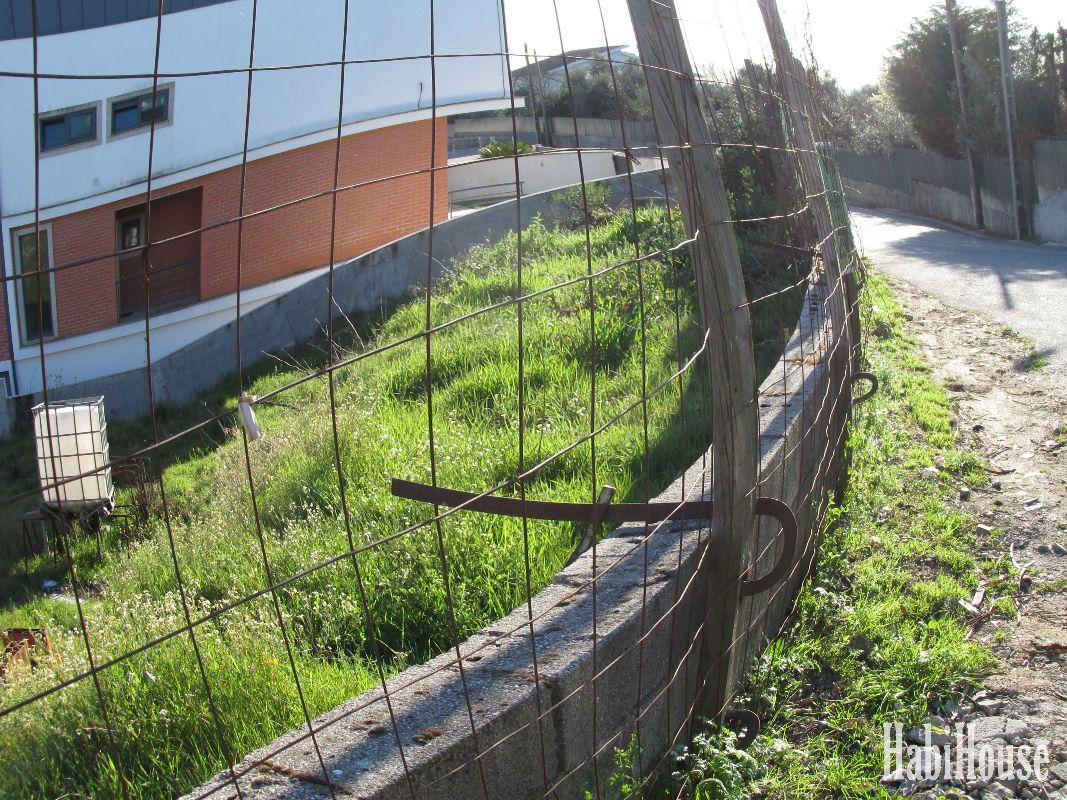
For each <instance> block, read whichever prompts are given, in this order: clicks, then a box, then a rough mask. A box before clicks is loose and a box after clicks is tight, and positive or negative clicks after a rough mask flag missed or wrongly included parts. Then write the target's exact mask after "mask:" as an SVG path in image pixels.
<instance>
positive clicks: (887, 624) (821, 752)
mask: <svg viewBox="0 0 1067 800" xmlns="http://www.w3.org/2000/svg"><path fill="white" fill-rule="evenodd" d="M864 317H865V319H864V323H865V327H866V328H867V329H868V330H873V329H874V328H875V327H877V326H879V325H883V326H884V327H885V329H887V330H888V331H889V332H890V335H889V336H888V337H886V338H884V339H881V338H879V337H871V338H870V340H869V342H868V348H869V349H868V351H867V353H866V357H867V359H868V360H869V363H870V369H872V370H873V371H874V372H875V373H876V374H877V375H878V377H879V381H880V384H881V389H880V391H879V393H878V394H877V395H875V397H874V398H873V399H872V400H871V401H869V402H868V403H865V404H864V405H863V406H861V407H858V408H857V411H856V417H855V420H854V425H853V429H852V431H851V435H850V442H849V447H850V449H851V453H852V469H853V472H852V475H851V479H850V484H849V488H848V490H847V493H846V496H845V499H844V501H843V504H842V506H841V507H840V508H836V509H834V510H833V512H832V514H831V517H832V519H831V523H830V524H829V525H828V528H827V531H826V534H825V539H824V541H823V544H822V547H821V550H820V553H819V555H818V559H817V566H816V569H815V571H814V577H813V578H811V579H810V580H809V581H808V582H807V583H806V584H805V586H804V588H803V589H802V591H801V594H800V596H799V600H798V611H797V614H796V618H795V621H794V624H793V625H792V626H791V628H790V629H789V630H788V631H787V633H786V634H785V636H784V637H783V638H782V639H780V640H779V641H777V642H774V643H773V644H771V646H770V647H769V649H768V650H767V652H766V653H765V654H764V655H763V656H762V657H761V658H760V659H759V660H758V661H757V662H756V663H754V664H753V665H752V667H751V669H750V672H749V675H748V677H747V684H746V686H745V687H744V694H743V695H742V697H741V702H742V704H745V705H747V706H748V707H751V708H753V709H754V710H756V711H757V713H759V714H760V716H761V717H762V719H763V720H764V730H763V732H762V733H761V735H760V736H759V737H758V739H757V741H756V742H755V743H754V745H753V749H752V750H751V751H750V754H751V755H754V756H755V759H756V762H757V763H758V764H759V765H761V766H760V767H759V768H758V769H755V770H750V772H749V774H748V779H747V782H746V783H745V785H744V786H743V787H742V788H741V789H737V790H736V791H731V792H727V793H725V794H722V797H752V796H759V797H766V798H782V799H783V800H784V799H785V798H789V800H795V799H796V798H805V799H811V800H814V799H815V798H827V800H829V799H830V798H887V797H890V796H894V795H890V794H889V793H888V792H887V791H886V790H885V788H883V787H882V786H881V784H880V783H879V777H880V776H881V773H882V758H883V755H882V739H881V737H882V723H883V722H887V721H900V722H902V723H903V724H904V726H905V727H906V728H907V727H909V726H911V725H913V724H918V723H920V722H921V721H924V720H925V718H926V716H927V715H928V714H929V713H931V712H935V711H936V712H941V713H944V712H943V710H942V709H943V706H944V704H947V703H951V702H952V701H953V700H958V699H959V697H960V694H961V692H964V691H966V690H967V689H969V688H971V687H973V686H975V685H976V684H977V683H978V682H979V681H980V680H981V678H982V677H983V676H984V675H985V674H987V672H988V671H989V670H990V669H991V667H992V666H993V660H992V656H991V654H990V653H989V651H988V650H987V648H986V647H985V646H984V645H982V644H980V643H977V642H974V641H971V640H969V639H968V638H967V633H968V630H969V628H968V624H967V622H966V619H965V615H966V612H964V611H963V609H962V608H961V607H960V605H959V602H958V601H959V600H961V599H964V600H969V599H970V597H971V595H972V594H973V592H974V590H975V589H976V587H977V583H978V581H979V580H980V579H983V578H985V579H986V580H988V581H989V582H990V589H989V594H988V597H987V600H986V603H987V604H989V605H990V606H991V607H992V608H993V609H994V610H995V611H996V612H997V613H998V614H1001V615H1009V614H1014V605H1013V604H1012V602H1011V599H1010V598H1009V597H1007V596H1000V597H998V596H997V595H998V594H1001V593H1002V592H1010V586H1009V585H1008V584H1007V583H1006V582H1004V583H998V582H997V578H998V577H999V576H1000V575H1002V574H1003V573H1004V572H1005V564H1004V563H1003V562H1002V561H1000V560H987V561H981V560H980V559H979V558H978V556H977V555H976V553H977V552H978V551H979V550H980V549H982V548H981V547H980V544H979V541H978V534H977V533H976V520H975V519H973V518H972V517H970V516H968V515H966V514H963V513H960V512H959V511H958V510H957V509H956V508H955V507H954V506H953V505H952V504H951V502H950V500H949V498H951V497H952V496H953V495H954V494H955V492H956V491H957V487H958V486H959V485H961V484H968V485H972V486H974V485H979V484H981V483H984V482H985V480H986V477H985V474H984V472H983V470H982V464H981V461H980V460H979V459H978V458H977V457H976V456H975V455H974V454H972V453H969V452H967V451H966V450H963V449H961V448H960V446H959V444H958V442H957V438H956V435H955V433H954V431H953V428H952V425H951V406H950V403H949V400H948V397H947V396H946V393H945V392H944V390H943V389H942V388H941V387H940V386H939V385H938V384H937V383H935V381H934V380H933V379H932V378H931V375H930V370H929V368H928V366H927V365H926V364H925V363H924V362H923V361H922V360H921V359H920V358H919V356H918V355H917V352H916V348H915V345H914V342H913V341H912V340H911V339H910V338H909V337H908V336H907V335H906V334H905V332H904V327H903V325H904V318H903V313H902V310H901V308H900V305H899V304H898V302H897V301H896V299H895V298H894V297H893V295H892V293H891V292H890V290H889V287H888V285H887V284H886V282H885V281H884V280H883V279H881V278H880V277H879V276H877V275H876V274H875V275H872V277H871V279H870V281H869V283H868V286H867V288H866V290H865V296H864ZM931 466H936V467H937V472H936V474H932V473H928V472H926V471H924V470H926V469H927V468H929V467H931ZM716 741H717V740H715V739H714V737H712V738H711V739H708V740H707V741H705V742H703V743H701V742H697V743H696V744H695V745H694V748H693V749H694V750H695V752H696V753H697V755H698V756H699V758H701V759H702V760H703V761H704V762H712V763H717V762H719V761H722V760H723V758H724V757H726V756H729V753H728V752H727V753H726V756H724V751H723V750H722V747H721V744H716ZM691 757H692V756H691ZM683 776H684V771H683Z"/></svg>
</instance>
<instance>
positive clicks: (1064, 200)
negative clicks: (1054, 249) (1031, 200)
mask: <svg viewBox="0 0 1067 800" xmlns="http://www.w3.org/2000/svg"><path fill="white" fill-rule="evenodd" d="M1037 196H1038V201H1039V202H1038V204H1037V205H1036V206H1034V233H1035V234H1036V235H1037V237H1038V238H1039V239H1044V240H1045V241H1048V242H1067V189H1051V188H1046V187H1044V186H1038V187H1037Z"/></svg>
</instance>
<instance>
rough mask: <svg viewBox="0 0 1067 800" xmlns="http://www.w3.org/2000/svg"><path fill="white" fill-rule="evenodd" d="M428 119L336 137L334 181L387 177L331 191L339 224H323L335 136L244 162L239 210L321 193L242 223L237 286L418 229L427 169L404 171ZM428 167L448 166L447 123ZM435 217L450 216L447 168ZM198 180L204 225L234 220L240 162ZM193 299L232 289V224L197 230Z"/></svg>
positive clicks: (419, 147)
mask: <svg viewBox="0 0 1067 800" xmlns="http://www.w3.org/2000/svg"><path fill="white" fill-rule="evenodd" d="M430 132H431V123H430V122H429V121H428V120H426V121H422V122H411V123H406V124H404V125H396V126H393V127H391V128H384V129H380V130H376V131H369V132H367V133H359V134H354V135H352V136H348V137H345V138H344V139H343V140H342V141H341V153H340V159H341V162H340V163H341V166H340V173H339V177H338V184H339V186H342V187H343V186H351V185H353V184H359V183H366V182H368V181H373V180H376V179H380V178H387V177H388V176H399V175H404V177H395V178H390V179H389V180H383V181H381V182H379V183H373V184H370V185H366V186H359V187H358V188H354V189H349V190H346V191H342V192H339V193H338V195H337V222H336V227H335V229H334V228H333V226H332V225H331V206H332V198H331V196H330V190H331V189H332V187H333V169H334V156H335V152H336V141H335V140H331V141H326V142H321V143H319V144H316V145H312V146H310V147H304V148H301V149H300V150H297V151H293V152H289V153H283V154H280V155H277V156H271V157H270V158H264V159H259V160H257V161H253V162H250V163H249V164H248V170H247V175H246V179H245V208H244V210H245V215H246V216H247V215H249V214H254V213H256V212H259V211H265V210H266V209H271V208H275V207H277V206H279V205H283V204H285V203H290V202H292V201H295V200H298V199H300V198H302V197H308V196H310V195H315V194H317V193H323V194H322V196H321V197H316V198H315V199H313V200H305V201H303V202H300V203H296V204H294V205H288V206H285V207H283V208H278V209H277V210H273V211H266V213H263V214H261V215H259V216H254V217H251V218H246V219H245V221H244V223H243V226H242V244H241V265H240V266H241V285H242V286H243V287H248V286H255V285H257V284H260V283H266V282H268V281H273V280H277V279H278V278H284V277H286V276H288V275H293V274H296V273H298V272H301V271H303V270H306V269H311V268H313V267H320V266H323V265H325V264H327V263H328V262H329V260H330V234H331V230H332V229H334V230H335V234H334V242H335V245H334V248H335V249H334V260H335V261H340V260H342V259H345V258H351V257H352V256H356V255H359V254H361V253H366V252H367V251H369V250H373V249H374V248H376V247H379V246H381V245H383V244H385V243H387V242H391V241H393V240H394V239H399V238H400V237H402V236H405V235H407V234H409V233H413V232H414V231H417V230H419V229H421V228H425V227H426V226H427V224H428V223H429V214H430V198H429V194H430V175H429V173H426V174H420V175H409V174H407V173H411V172H416V171H418V170H424V169H428V168H429V166H430V140H431V137H430ZM436 163H437V165H439V166H442V167H443V166H444V165H446V164H447V163H448V121H447V120H446V119H444V118H441V119H439V120H438V123H437V148H436ZM435 176H436V177H435V185H436V189H435V192H436V195H435V206H436V208H435V211H434V220H435V221H437V222H440V221H441V220H444V219H445V218H447V215H448V173H447V170H444V169H442V170H440V171H438V172H437V173H435ZM211 177H212V180H211V181H210V182H205V183H204V225H205V226H206V225H210V224H212V223H213V222H218V221H221V220H226V219H232V218H234V217H236V216H237V214H238V209H239V199H240V182H241V171H240V168H239V167H237V168H233V169H229V170H225V171H224V172H220V173H217V174H216V175H214V176H211ZM201 258H202V262H201V264H202V266H201V273H200V274H201V297H202V298H203V299H207V298H210V297H217V296H218V295H221V294H227V293H229V292H232V291H234V290H235V289H236V288H237V225H236V224H231V225H227V226H225V227H223V228H218V229H215V230H213V231H205V232H204V235H203V241H202V245H201Z"/></svg>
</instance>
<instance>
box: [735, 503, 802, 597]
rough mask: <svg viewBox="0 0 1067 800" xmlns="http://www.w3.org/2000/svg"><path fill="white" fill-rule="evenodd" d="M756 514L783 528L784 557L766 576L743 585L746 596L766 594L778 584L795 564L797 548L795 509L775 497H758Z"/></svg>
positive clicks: (747, 580) (742, 590)
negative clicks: (768, 518) (772, 518)
mask: <svg viewBox="0 0 1067 800" xmlns="http://www.w3.org/2000/svg"><path fill="white" fill-rule="evenodd" d="M755 512H756V513H757V514H759V515H761V516H766V517H774V518H775V519H776V520H778V523H779V524H780V525H781V526H782V555H781V557H780V558H779V559H778V561H777V563H776V564H775V565H774V566H773V567H771V571H770V572H768V573H767V574H766V575H762V576H760V577H759V578H749V579H746V580H745V581H744V582H743V583H742V584H741V594H742V595H745V596H747V595H751V594H759V593H760V592H765V591H767V590H768V589H770V588H771V587H772V586H774V584H776V583H778V581H779V580H781V579H782V577H783V576H784V575H785V574H786V572H787V571H788V569H789V566H790V564H792V563H793V554H794V553H795V552H796V548H797V518H796V516H794V514H793V509H791V508H790V507H789V506H787V505H786V504H785V503H783V502H782V501H781V500H775V499H774V498H773V497H757V498H756V503H755Z"/></svg>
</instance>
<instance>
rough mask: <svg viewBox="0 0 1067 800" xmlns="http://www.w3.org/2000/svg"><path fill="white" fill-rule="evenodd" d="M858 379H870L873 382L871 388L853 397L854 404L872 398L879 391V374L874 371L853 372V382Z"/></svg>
mask: <svg viewBox="0 0 1067 800" xmlns="http://www.w3.org/2000/svg"><path fill="white" fill-rule="evenodd" d="M856 381H868V382H870V384H871V388H870V389H868V390H867V391H866V392H864V393H863V394H861V395H858V396H856V397H853V398H852V405H854V406H855V405H859V404H860V403H862V402H863V401H864V400H870V399H871V397H873V396H874V394H875V392H877V391H878V376H877V375H875V374H874V373H873V372H855V373H853V374H852V383H853V384H855V383H856Z"/></svg>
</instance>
